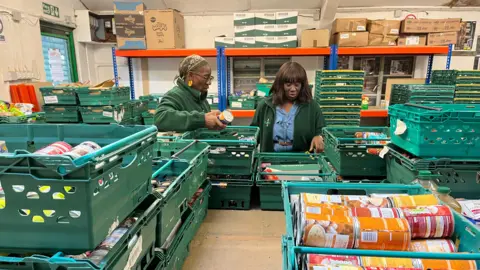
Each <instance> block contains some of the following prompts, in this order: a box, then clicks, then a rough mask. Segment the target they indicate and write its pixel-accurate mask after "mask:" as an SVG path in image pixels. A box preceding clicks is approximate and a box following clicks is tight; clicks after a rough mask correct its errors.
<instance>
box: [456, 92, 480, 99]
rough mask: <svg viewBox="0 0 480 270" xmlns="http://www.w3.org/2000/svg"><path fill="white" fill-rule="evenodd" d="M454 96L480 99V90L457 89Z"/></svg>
mask: <svg viewBox="0 0 480 270" xmlns="http://www.w3.org/2000/svg"><path fill="white" fill-rule="evenodd" d="M455 98H472V99H478V100H480V91H457V92H455Z"/></svg>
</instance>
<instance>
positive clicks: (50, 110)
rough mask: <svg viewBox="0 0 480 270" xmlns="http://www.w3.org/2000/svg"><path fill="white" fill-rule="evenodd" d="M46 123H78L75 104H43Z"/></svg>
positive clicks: (79, 119)
mask: <svg viewBox="0 0 480 270" xmlns="http://www.w3.org/2000/svg"><path fill="white" fill-rule="evenodd" d="M43 111H45V118H46V119H45V121H46V122H47V123H80V122H81V118H80V113H79V111H78V107H77V106H43Z"/></svg>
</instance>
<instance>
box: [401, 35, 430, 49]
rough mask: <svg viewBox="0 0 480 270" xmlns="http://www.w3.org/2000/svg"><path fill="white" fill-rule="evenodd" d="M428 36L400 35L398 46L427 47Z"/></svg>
mask: <svg viewBox="0 0 480 270" xmlns="http://www.w3.org/2000/svg"><path fill="white" fill-rule="evenodd" d="M426 44H427V35H422V34H420V35H400V36H399V37H398V40H397V45H398V46H425V45H426Z"/></svg>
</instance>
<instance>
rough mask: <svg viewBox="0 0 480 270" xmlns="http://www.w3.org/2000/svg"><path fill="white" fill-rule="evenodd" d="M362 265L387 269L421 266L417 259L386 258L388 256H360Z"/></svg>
mask: <svg viewBox="0 0 480 270" xmlns="http://www.w3.org/2000/svg"><path fill="white" fill-rule="evenodd" d="M361 260H362V266H364V267H381V268H387V269H397V268H398V269H405V268H407V269H416V268H419V269H421V268H422V263H421V261H420V260H419V259H411V258H388V257H362V258H361Z"/></svg>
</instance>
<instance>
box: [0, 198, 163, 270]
mask: <svg viewBox="0 0 480 270" xmlns="http://www.w3.org/2000/svg"><path fill="white" fill-rule="evenodd" d="M159 211H160V200H157V199H155V198H154V197H153V196H149V197H147V198H146V199H145V200H144V201H143V202H142V203H141V204H140V205H139V206H138V207H137V209H135V211H134V213H132V214H131V215H130V216H132V217H138V219H137V221H136V222H135V223H134V224H133V226H132V227H130V228H129V229H128V231H127V233H125V234H124V235H123V236H122V237H121V238H120V239H119V240H118V242H117V243H116V244H115V245H114V246H113V248H112V249H111V250H110V251H109V252H108V254H107V256H106V257H105V258H104V259H103V260H102V261H101V263H100V264H99V265H96V264H95V263H94V262H92V261H91V260H89V259H73V258H69V257H66V256H65V255H64V254H63V253H62V252H59V253H56V254H55V255H53V256H52V257H47V256H43V255H33V256H30V257H25V258H21V257H0V264H1V265H2V269H25V270H27V269H39V270H40V269H92V270H98V269H105V270H106V269H135V270H144V269H147V266H148V265H149V264H150V262H151V261H152V260H153V258H154V256H155V250H154V249H155V245H154V244H155V228H156V217H157V214H158V212H159Z"/></svg>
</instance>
